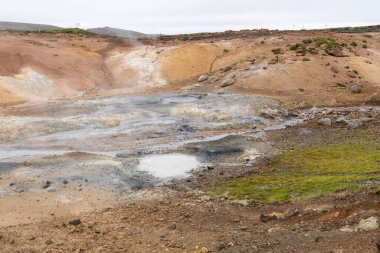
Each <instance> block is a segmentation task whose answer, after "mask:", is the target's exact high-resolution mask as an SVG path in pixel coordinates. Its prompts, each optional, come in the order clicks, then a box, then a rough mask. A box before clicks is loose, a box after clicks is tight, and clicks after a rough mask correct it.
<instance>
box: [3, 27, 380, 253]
mask: <svg viewBox="0 0 380 253" xmlns="http://www.w3.org/2000/svg"><path fill="white" fill-rule="evenodd" d="M353 42H355V43H356V44H357V45H356V46H355V44H353ZM379 43H380V42H379V34H378V33H370V34H362V33H357V34H339V33H333V32H323V31H312V32H311V31H305V32H289V33H287V32H281V33H272V32H271V33H264V34H253V35H252V36H247V37H243V38H239V36H231V37H228V39H225V38H224V37H223V39H212V38H209V37H208V38H204V39H202V40H200V41H187V42H184V41H178V40H175V39H170V40H162V41H144V43H141V44H131V43H125V42H122V41H119V40H115V39H110V38H104V37H98V36H93V35H65V34H49V35H46V34H24V33H15V34H9V33H2V34H1V36H0V44H1V45H2V47H0V56H4V57H0V58H1V59H3V60H4V59H7V61H6V62H5V60H4V62H1V60H0V97H1V98H2V100H1V103H2V105H3V107H2V108H1V109H0V114H1V117H0V128H1V131H0V140H1V144H0V159H1V161H0V198H1V203H2V204H1V205H0V251H1V252H378V251H379V248H380V232H379V231H380V230H379V221H378V218H379V217H380V216H379V215H380V213H379V212H380V210H379V207H380V205H379V200H380V199H379V197H378V196H379V191H380V190H379V183H380V177H379V175H378V173H379V171H380V167H379V159H380V157H379V155H380V151H379V148H380V147H379V143H380V140H379V136H380V132H379V129H380V127H379V123H380V122H379V118H380V117H379V116H380V109H379V100H378V99H379V83H380V79H379V75H378V73H380V72H379V71H380V67H379V66H380V61H379V50H380V46H379V45H380V44H379ZM318 45H319V46H318ZM364 45H365V46H364ZM11 49H12V50H11ZM6 63H7V64H6ZM3 98H4V99H3ZM168 161H169V162H168ZM189 169H191V171H190V172H189V173H187V172H188V170H189ZM163 172H165V173H163ZM268 179H269V181H266V180H268Z"/></svg>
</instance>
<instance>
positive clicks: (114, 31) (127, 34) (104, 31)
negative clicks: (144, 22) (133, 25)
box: [87, 26, 148, 39]
mask: <svg viewBox="0 0 380 253" xmlns="http://www.w3.org/2000/svg"><path fill="white" fill-rule="evenodd" d="M87 31H89V32H92V33H95V34H99V35H108V36H114V37H119V38H128V39H141V38H146V37H147V36H148V35H146V34H143V33H139V32H135V31H129V30H123V29H118V28H112V27H108V26H106V27H98V28H90V29H87Z"/></svg>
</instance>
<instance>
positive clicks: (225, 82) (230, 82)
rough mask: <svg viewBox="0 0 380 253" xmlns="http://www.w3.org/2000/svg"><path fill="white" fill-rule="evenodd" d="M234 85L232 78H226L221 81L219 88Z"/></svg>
mask: <svg viewBox="0 0 380 253" xmlns="http://www.w3.org/2000/svg"><path fill="white" fill-rule="evenodd" d="M234 83H235V80H234V79H233V78H226V79H224V80H223V82H222V85H221V87H227V86H231V85H233V84H234Z"/></svg>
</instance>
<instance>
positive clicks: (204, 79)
mask: <svg viewBox="0 0 380 253" xmlns="http://www.w3.org/2000/svg"><path fill="white" fill-rule="evenodd" d="M207 79H208V76H206V75H203V76H200V77H199V79H198V82H204V81H206V80H207Z"/></svg>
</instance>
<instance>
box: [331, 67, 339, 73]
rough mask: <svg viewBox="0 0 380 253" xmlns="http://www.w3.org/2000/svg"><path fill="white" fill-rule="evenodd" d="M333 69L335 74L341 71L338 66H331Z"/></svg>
mask: <svg viewBox="0 0 380 253" xmlns="http://www.w3.org/2000/svg"><path fill="white" fill-rule="evenodd" d="M331 71H332V72H333V73H335V74H338V73H339V69H338V67H337V66H331Z"/></svg>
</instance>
